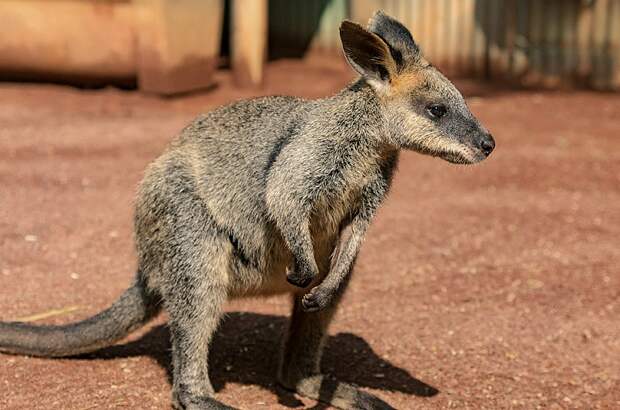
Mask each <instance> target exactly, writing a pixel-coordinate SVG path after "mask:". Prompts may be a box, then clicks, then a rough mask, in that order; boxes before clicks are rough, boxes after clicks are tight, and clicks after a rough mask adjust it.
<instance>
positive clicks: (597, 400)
mask: <svg viewBox="0 0 620 410" xmlns="http://www.w3.org/2000/svg"><path fill="white" fill-rule="evenodd" d="M220 77H221V78H220V80H221V84H222V85H221V86H220V87H219V88H217V89H215V90H212V91H211V92H209V93H203V94H193V95H187V96H184V97H182V98H176V99H167V100H166V99H164V100H162V99H157V98H155V97H147V96H142V95H139V94H137V93H134V92H123V91H118V90H113V89H109V90H108V89H106V90H99V91H78V90H74V89H70V88H64V87H55V86H42V85H37V86H34V85H11V84H4V85H0V153H1V154H0V155H1V157H0V159H1V161H0V295H1V297H0V319H1V320H9V319H15V318H20V317H25V316H29V315H33V314H37V313H41V312H47V311H49V310H52V309H63V308H66V307H70V306H78V309H77V310H75V311H73V312H71V313H65V314H61V315H57V316H55V317H52V318H48V319H45V320H42V321H40V323H65V322H67V321H70V320H77V319H81V318H84V317H86V316H88V315H90V314H93V313H96V312H97V311H99V310H100V309H102V308H104V307H106V306H107V305H108V304H109V303H111V302H112V301H113V300H114V299H115V298H116V297H117V296H118V295H119V294H120V293H121V292H122V291H123V289H124V288H125V287H126V286H127V285H128V284H129V282H130V280H131V279H132V276H133V271H134V269H135V258H134V251H133V248H132V239H131V237H132V201H133V195H134V189H135V187H136V185H137V183H138V181H139V180H140V177H141V175H142V170H143V169H144V167H145V166H146V164H147V163H148V162H149V161H151V160H152V159H154V158H155V157H156V156H157V155H158V154H159V153H160V152H161V151H162V149H163V148H164V146H165V145H166V143H167V141H169V139H170V138H171V137H172V136H173V135H175V133H176V132H178V131H179V130H180V129H181V128H182V127H183V126H184V124H185V123H187V122H188V121H189V120H190V119H191V118H192V117H194V116H195V115H196V114H197V113H199V112H202V111H205V110H208V109H210V108H212V107H214V106H216V105H218V104H221V103H224V102H227V101H230V100H233V99H237V98H242V97H246V96H250V95H256V94H263V93H265V94H271V93H286V94H296V95H304V96H309V97H316V96H321V95H327V94H329V93H331V92H333V91H335V90H336V89H338V88H339V87H341V86H342V85H343V84H345V83H346V81H348V80H349V78H350V74H349V72H348V71H343V70H342V69H341V67H340V66H329V67H327V68H325V67H323V66H319V65H312V64H309V63H308V64H305V65H304V64H302V63H293V62H278V63H274V64H272V65H270V67H269V71H268V80H267V86H266V87H265V89H263V90H255V91H244V92H241V91H238V90H234V89H233V88H232V87H231V86H230V84H229V78H228V77H227V75H226V74H220ZM464 88H465V90H466V94H468V95H469V96H470V98H469V102H470V104H471V107H472V110H473V111H474V112H475V113H476V114H477V115H478V116H479V117H480V118H481V119H482V121H483V123H484V124H485V125H486V126H487V127H488V128H489V129H490V130H492V132H493V134H494V135H495V136H496V140H497V150H496V152H495V153H494V154H493V155H492V156H491V158H490V159H489V160H488V161H486V162H484V163H482V164H480V165H478V166H474V167H458V166H454V165H449V164H448V163H446V162H443V161H441V160H437V159H433V158H427V157H422V156H420V155H417V154H414V153H405V154H404V155H403V157H402V162H401V165H400V171H399V172H398V174H397V177H396V180H395V184H394V188H393V192H392V193H391V196H390V197H389V199H388V201H387V203H386V205H385V206H384V207H383V208H382V210H381V211H380V213H379V215H378V217H377V219H376V223H375V224H374V225H373V227H372V229H371V230H370V232H369V234H368V239H367V241H366V243H365V245H364V248H363V251H362V254H361V257H360V259H359V262H358V264H357V271H356V274H355V278H354V279H353V281H352V284H351V287H350V290H349V292H348V293H347V295H346V297H345V299H344V301H343V303H342V306H341V310H340V312H339V314H338V316H337V319H336V320H335V323H334V324H333V326H332V328H331V334H332V336H331V338H330V340H329V343H328V345H327V347H326V351H325V357H324V360H323V367H324V369H325V370H326V371H328V372H331V373H333V374H335V375H336V376H338V377H339V378H340V379H343V380H347V381H353V382H356V383H357V384H359V385H360V386H362V387H364V388H367V389H368V390H370V391H372V392H374V393H376V394H377V395H379V396H380V397H382V398H383V399H385V400H386V401H388V402H390V403H391V404H392V405H394V406H395V407H398V408H403V409H410V408H419V409H443V408H456V409H483V408H486V409H508V408H511V409H512V408H514V409H535V408H548V409H569V408H571V409H572V408H574V409H586V408H588V409H591V408H606V409H618V408H620V320H619V316H620V300H619V297H620V277H619V274H618V273H619V272H618V267H619V262H620V247H619V245H620V242H619V239H618V238H619V237H620V209H619V205H618V204H619V203H620V138H619V135H618V132H619V130H620V97H619V96H618V95H613V94H596V93H588V92H575V93H539V92H525V91H520V92H507V91H503V90H496V89H491V88H484V87H483V88H480V87H477V86H475V85H471V84H465V87H464ZM228 310H229V311H230V312H231V313H230V315H229V317H228V319H227V320H226V321H225V322H224V324H223V325H222V328H221V331H220V332H219V334H218V336H217V338H216V341H215V346H214V349H213V353H212V366H211V368H212V378H213V381H214V384H215V386H216V389H217V390H218V397H219V398H220V399H221V400H222V401H225V402H227V403H229V404H231V405H234V406H238V407H240V408H244V409H261V408H265V409H267V408H269V409H277V408H290V407H301V406H304V405H305V406H310V407H311V406H314V405H315V403H313V402H311V401H309V400H306V399H302V400H301V401H300V400H298V399H297V398H295V397H294V396H292V395H290V394H286V393H284V392H282V391H280V390H279V389H278V388H277V387H276V385H275V384H274V378H273V375H274V373H275V362H276V359H277V349H278V344H279V334H280V332H281V331H282V328H283V326H284V324H285V320H286V316H287V314H288V310H289V302H288V299H287V298H286V297H274V298H269V299H247V300H242V301H236V302H232V303H230V304H229V307H228ZM164 323H165V318H164V317H161V318H159V319H157V320H156V321H155V322H154V323H153V324H151V325H149V326H147V327H146V328H145V329H144V330H143V331H141V332H138V333H136V334H134V335H132V336H131V337H130V338H129V339H128V340H127V341H125V342H124V344H120V345H118V346H114V347H112V348H108V349H105V350H104V351H102V352H101V353H97V354H94V355H91V356H88V357H83V358H79V359H62V360H45V359H35V358H27V357H19V356H6V355H0V391H1V394H0V408H2V409H82V410H84V409H95V408H97V409H99V408H101V409H124V408H127V409H165V408H168V406H169V395H170V383H169V378H168V373H167V369H168V367H169V358H168V350H169V342H168V331H167V329H166V327H165V326H163V324H164ZM427 386H432V387H433V388H436V389H437V390H438V391H439V393H438V394H436V395H435V396H433V397H423V396H424V394H423V393H424V392H425V391H428V387H427ZM315 408H321V407H315Z"/></svg>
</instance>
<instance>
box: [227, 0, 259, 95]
mask: <svg viewBox="0 0 620 410" xmlns="http://www.w3.org/2000/svg"><path fill="white" fill-rule="evenodd" d="M267 14H268V8H267V0H233V7H232V24H231V28H232V32H231V38H232V43H231V52H232V58H231V60H232V67H233V71H234V76H235V82H236V83H237V84H238V85H239V86H259V85H261V84H262V82H263V69H264V64H265V55H266V50H267V27H268V26H267V20H268V16H267Z"/></svg>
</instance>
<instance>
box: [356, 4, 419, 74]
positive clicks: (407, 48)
mask: <svg viewBox="0 0 620 410" xmlns="http://www.w3.org/2000/svg"><path fill="white" fill-rule="evenodd" d="M368 30H369V31H370V32H372V33H375V34H376V35H378V36H379V37H381V38H382V39H383V40H384V41H385V42H386V43H387V45H388V46H389V47H390V52H391V54H392V57H393V58H394V60H395V61H396V64H397V66H398V67H399V68H401V67H402V66H404V65H408V64H415V63H416V62H418V61H419V59H420V48H419V47H418V45H417V44H416V43H415V41H413V36H412V35H411V32H409V30H407V27H405V26H403V25H402V24H401V23H400V22H398V21H397V20H396V19H394V18H392V17H390V16H388V15H387V14H385V13H384V12H383V11H381V10H379V11H377V12H376V13H375V14H374V15H373V16H372V18H371V19H370V21H369V22H368Z"/></svg>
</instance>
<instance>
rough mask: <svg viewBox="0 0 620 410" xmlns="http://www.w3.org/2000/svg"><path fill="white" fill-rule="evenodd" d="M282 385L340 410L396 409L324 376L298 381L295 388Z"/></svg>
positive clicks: (365, 393) (374, 397) (318, 375)
mask: <svg viewBox="0 0 620 410" xmlns="http://www.w3.org/2000/svg"><path fill="white" fill-rule="evenodd" d="M280 383H281V384H282V385H283V387H284V388H287V389H289V390H293V391H295V392H297V393H298V394H300V395H302V396H304V397H308V398H310V399H314V400H318V401H320V402H323V403H326V404H329V405H331V406H334V407H337V408H339V409H346V410H348V409H359V410H394V407H392V406H390V405H389V404H387V403H386V402H384V401H383V400H381V399H380V398H378V397H376V396H374V395H372V394H370V393H367V392H365V391H362V390H360V389H358V388H357V387H355V386H352V385H350V384H347V383H342V382H339V381H338V380H336V379H334V378H332V377H330V376H327V375H323V374H316V375H313V376H308V377H305V378H303V379H301V380H299V381H297V382H296V383H295V384H294V386H291V385H289V386H286V385H285V382H282V381H280ZM286 384H288V383H286Z"/></svg>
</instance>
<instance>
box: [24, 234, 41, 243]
mask: <svg viewBox="0 0 620 410" xmlns="http://www.w3.org/2000/svg"><path fill="white" fill-rule="evenodd" d="M24 240H25V241H26V242H36V241H38V240H39V238H37V236H36V235H26V236H24Z"/></svg>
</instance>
